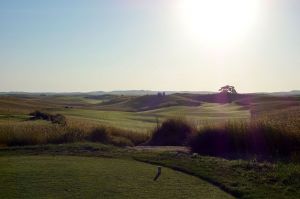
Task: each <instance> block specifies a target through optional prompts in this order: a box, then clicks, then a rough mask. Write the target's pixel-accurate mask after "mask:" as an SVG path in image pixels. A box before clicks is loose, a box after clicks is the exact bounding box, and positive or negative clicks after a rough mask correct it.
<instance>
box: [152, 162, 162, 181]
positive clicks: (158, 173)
mask: <svg viewBox="0 0 300 199" xmlns="http://www.w3.org/2000/svg"><path fill="white" fill-rule="evenodd" d="M160 175H161V167H160V166H158V167H157V174H156V176H155V177H154V179H153V180H154V181H156V180H157V179H158V178H159V176H160Z"/></svg>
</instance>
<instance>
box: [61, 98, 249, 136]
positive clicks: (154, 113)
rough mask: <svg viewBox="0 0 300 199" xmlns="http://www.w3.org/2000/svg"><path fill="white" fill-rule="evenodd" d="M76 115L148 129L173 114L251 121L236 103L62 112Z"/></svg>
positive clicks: (205, 120) (199, 122)
mask: <svg viewBox="0 0 300 199" xmlns="http://www.w3.org/2000/svg"><path fill="white" fill-rule="evenodd" d="M58 112H59V113H61V114H64V115H67V116H71V117H74V118H77V119H78V118H81V119H88V120H89V121H91V120H92V121H94V122H99V123H101V124H106V125H111V126H116V127H120V128H124V129H129V130H134V131H140V132H144V131H147V130H149V129H152V128H153V127H155V126H156V125H157V120H158V121H160V122H161V121H163V120H165V119H166V118H170V117H184V118H186V119H188V120H189V121H191V122H194V123H195V124H196V125H202V124H207V123H209V124H211V123H218V122H224V121H226V120H247V119H248V118H249V117H250V113H249V111H248V110H242V109H241V107H240V106H238V105H235V104H216V103H204V104H203V105H201V106H197V107H189V106H172V107H166V108H160V109H154V110H150V111H142V112H123V111H103V110H86V109H67V110H65V109H64V110H60V111H58Z"/></svg>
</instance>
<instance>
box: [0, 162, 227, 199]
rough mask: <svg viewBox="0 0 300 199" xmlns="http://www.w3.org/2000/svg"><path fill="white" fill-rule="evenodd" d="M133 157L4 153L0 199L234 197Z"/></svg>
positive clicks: (0, 164)
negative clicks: (9, 154) (126, 158)
mask: <svg viewBox="0 0 300 199" xmlns="http://www.w3.org/2000/svg"><path fill="white" fill-rule="evenodd" d="M155 173H156V167H155V166H152V165H149V164H144V163H140V162H136V161H133V160H120V159H108V158H93V157H74V156H2V157H0V198H120V199H121V198H149V199H150V198H151V199H152V198H166V199H167V198H224V199H225V198H232V197H231V196H230V195H228V194H226V193H224V192H222V191H221V190H219V189H218V188H216V187H214V186H212V185H211V184H209V183H207V182H205V181H203V180H200V179H198V178H196V177H193V176H189V175H186V174H183V173H181V172H176V171H173V170H170V169H167V168H164V169H163V172H162V176H161V177H160V178H159V180H158V181H156V182H154V181H153V180H152V179H153V177H154V176H155Z"/></svg>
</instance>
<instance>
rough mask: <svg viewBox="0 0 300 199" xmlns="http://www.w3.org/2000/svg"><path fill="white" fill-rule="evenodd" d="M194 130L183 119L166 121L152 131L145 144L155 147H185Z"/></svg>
mask: <svg viewBox="0 0 300 199" xmlns="http://www.w3.org/2000/svg"><path fill="white" fill-rule="evenodd" d="M194 131H195V128H194V127H193V126H192V125H191V124H189V123H188V122H187V121H185V120H183V119H168V120H166V121H164V122H163V123H162V124H161V126H159V127H157V128H156V129H154V132H153V134H152V137H151V139H150V140H149V142H148V143H147V144H149V145H157V146H159V145H160V146H180V145H185V144H186V143H187V140H188V139H189V138H190V136H191V135H192V134H193V133H194Z"/></svg>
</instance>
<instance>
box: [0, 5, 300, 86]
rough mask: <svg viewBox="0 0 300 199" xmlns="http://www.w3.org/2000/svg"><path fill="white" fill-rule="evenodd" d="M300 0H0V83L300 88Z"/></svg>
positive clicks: (21, 84) (19, 84)
mask: <svg viewBox="0 0 300 199" xmlns="http://www.w3.org/2000/svg"><path fill="white" fill-rule="evenodd" d="M299 76H300V1H299V0H210V1H208V0H109V1H107V0H98V1H96V0H51V1H49V0H26V1H22V0H0V91H27V92H74V91H82V92H85V91H99V90H103V91H111V90H133V89H145V90H178V91H217V90H218V88H220V87H221V86H224V85H227V84H229V85H234V86H235V87H236V89H237V91H238V92H265V91H268V92H273V91H289V90H297V89H298V90H300V78H299Z"/></svg>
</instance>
